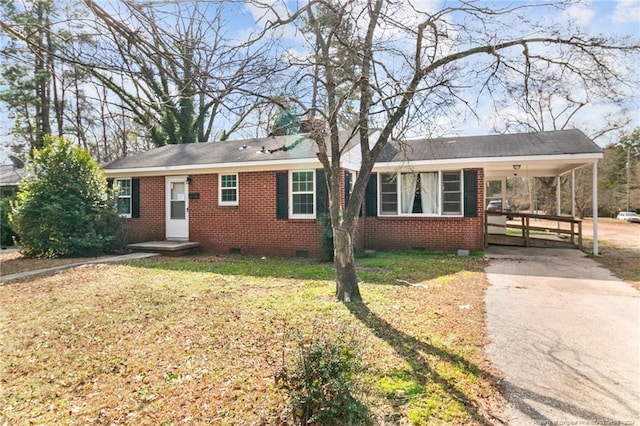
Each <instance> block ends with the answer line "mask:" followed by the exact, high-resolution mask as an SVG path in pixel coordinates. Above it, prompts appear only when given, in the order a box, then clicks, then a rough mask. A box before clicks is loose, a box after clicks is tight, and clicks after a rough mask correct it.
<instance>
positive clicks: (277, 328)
mask: <svg viewBox="0 0 640 426" xmlns="http://www.w3.org/2000/svg"><path fill="white" fill-rule="evenodd" d="M359 264H360V265H361V268H362V270H361V272H360V275H361V277H362V278H363V281H364V282H363V283H362V285H361V290H362V292H363V296H364V298H365V300H366V305H357V304H350V305H345V304H341V303H337V302H335V301H334V299H333V297H332V293H333V289H334V285H333V284H332V282H331V276H332V270H331V265H328V264H319V263H314V262H310V261H304V260H286V261H284V260H277V259H268V260H260V259H247V258H239V257H228V258H221V257H211V256H196V257H191V258H187V259H165V258H161V259H157V258H155V259H149V260H146V261H136V262H131V263H130V264H128V265H109V266H105V265H96V266H88V267H82V268H78V269H74V270H70V271H66V272H63V273H59V274H56V275H53V276H48V277H43V278H38V279H33V280H29V281H22V282H17V283H13V284H9V285H5V286H2V287H0V406H1V407H2V408H1V411H0V423H4V422H7V423H9V424H14V423H16V424H27V423H37V424H71V423H79V424H86V423H94V424H154V425H155V424H178V423H189V424H225V425H226V424H229V425H231V424H233V425H235V424H290V423H291V416H290V413H289V408H288V405H287V402H286V401H285V399H284V396H283V394H282V392H281V391H280V390H279V389H278V388H277V387H276V386H275V380H274V374H275V373H276V372H277V370H278V369H279V368H280V367H282V365H283V362H288V361H290V357H291V356H292V353H293V352H292V348H294V347H295V346H296V342H298V341H299V339H301V338H308V337H311V338H318V337H321V336H332V335H335V334H336V333H339V332H344V331H345V330H346V331H347V332H348V333H349V334H351V335H353V336H355V337H356V339H357V341H358V346H359V347H358V348H356V350H357V351H358V352H359V353H360V354H361V355H362V358H363V362H364V364H365V366H366V367H367V372H366V374H365V375H364V376H363V377H361V378H360V379H361V380H362V381H363V383H364V384H365V389H366V394H365V395H362V396H361V398H362V399H363V400H364V402H365V403H366V404H367V405H368V406H369V407H370V408H371V409H372V411H373V413H374V414H375V416H376V421H377V423H379V424H384V423H386V424H407V423H413V424H443V423H446V424H492V423H495V422H496V421H497V420H496V418H495V417H494V416H499V415H500V412H501V407H502V404H503V401H502V399H501V396H500V394H499V392H498V390H497V388H496V387H495V385H494V383H495V377H494V375H493V371H492V370H491V368H490V367H489V364H488V361H487V358H486V356H485V354H484V352H483V349H482V348H483V346H484V345H485V343H486V336H485V331H484V330H485V329H484V294H485V289H486V286H487V283H486V281H485V278H484V274H483V272H482V271H483V267H484V264H483V260H482V259H479V258H473V257H470V258H457V257H453V256H447V255H435V254H428V253H405V254H378V255H373V256H368V257H366V258H363V259H360V261H359ZM398 279H401V280H406V281H408V282H412V283H421V284H424V285H425V286H426V287H427V288H424V287H421V286H408V285H401V284H399V282H398V281H397V280H398ZM465 305H468V308H467V306H465ZM461 306H463V309H461ZM283 359H284V361H283Z"/></svg>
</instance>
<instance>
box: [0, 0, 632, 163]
mask: <svg viewBox="0 0 640 426" xmlns="http://www.w3.org/2000/svg"><path fill="white" fill-rule="evenodd" d="M287 1H289V0H287ZM297 1H300V0H297ZM535 1H537V0H535ZM551 1H553V0H551ZM110 3H111V6H115V5H116V4H117V1H116V0H104V4H105V5H106V6H109V4H110ZM290 3H291V4H293V3H295V1H293V0H292V1H290ZM415 3H416V5H417V8H418V9H422V10H433V9H434V8H437V7H439V6H441V2H439V1H438V0H417V1H416V2H415ZM493 4H498V5H501V4H504V5H513V4H518V3H517V1H511V2H508V3H507V2H506V1H503V2H500V1H498V2H494V3H493ZM243 7H244V10H245V13H244V14H236V15H234V17H232V18H231V19H232V20H231V22H232V24H234V25H235V26H236V28H235V31H237V33H238V37H241V36H242V35H243V34H246V33H247V32H248V31H251V30H252V29H258V28H260V27H261V26H262V25H263V24H264V19H265V16H264V14H263V13H262V12H261V11H259V10H257V9H256V8H255V7H251V6H250V5H249V4H247V3H245V5H244V6H243ZM532 18H533V19H538V20H541V21H543V20H560V21H561V22H565V21H567V20H571V21H572V22H573V23H574V24H575V25H576V26H578V27H580V28H581V29H583V30H585V31H586V32H587V33H589V34H592V35H596V36H597V35H604V36H608V35H616V36H630V37H635V38H636V39H637V40H640V1H639V0H609V1H596V0H594V1H588V0H587V1H582V2H575V4H573V5H572V6H571V7H570V8H569V9H567V11H566V14H565V15H564V16H545V15H542V16H533V17H532ZM285 36H290V37H296V35H295V34H294V33H289V34H286V33H285ZM2 46H3V36H2V34H0V48H1V47H2ZM632 78H633V79H634V80H635V81H636V83H637V82H638V81H640V64H638V68H637V71H636V74H635V75H634V76H632ZM0 90H2V87H1V86H0ZM629 100H630V104H631V109H630V111H629V117H630V118H631V119H632V123H631V124H630V125H629V126H628V127H627V130H628V131H630V130H632V129H633V128H635V127H638V126H640V87H638V86H634V87H632V88H630V89H629ZM478 108H479V110H478V111H477V115H478V116H479V117H481V119H478V118H476V117H472V116H471V115H470V114H465V115H464V116H457V117H449V118H442V119H441V122H440V123H438V124H439V125H440V126H441V127H442V129H445V130H444V134H442V136H445V135H476V134H489V133H495V128H496V125H497V124H499V123H500V117H501V116H504V115H506V114H508V113H510V112H513V111H508V110H499V111H498V112H496V111H495V110H494V109H493V108H491V107H489V105H483V104H482V102H480V104H479V107H478ZM608 112H611V107H610V106H609V105H591V106H589V107H587V108H585V111H583V112H581V119H580V122H583V123H584V125H585V126H586V127H588V126H597V123H599V122H601V121H602V120H603V118H602V117H603V116H605V115H606V114H607V113H608ZM578 125H580V123H578ZM10 127H11V121H10V119H9V118H8V115H7V111H6V109H5V108H4V106H3V105H2V104H1V103H0V162H5V163H6V153H7V149H6V144H7V142H8V136H7V134H8V131H9V129H10ZM498 127H499V126H498ZM614 141H615V135H611V136H610V137H607V138H602V139H600V140H598V141H597V142H598V143H599V144H600V145H601V146H605V145H607V144H609V143H611V142H614Z"/></svg>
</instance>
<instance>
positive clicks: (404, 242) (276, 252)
mask: <svg viewBox="0 0 640 426" xmlns="http://www.w3.org/2000/svg"><path fill="white" fill-rule="evenodd" d="M191 177H192V182H191V184H190V185H189V192H197V193H199V194H200V198H199V199H191V200H189V219H190V220H189V240H190V241H197V242H199V243H200V244H201V245H202V250H204V251H211V252H214V253H229V252H230V251H231V250H232V249H240V252H241V253H243V254H255V255H266V256H269V255H271V256H288V257H293V256H296V255H297V254H302V253H301V252H307V253H308V255H309V257H314V258H320V257H322V243H321V239H320V233H321V230H322V224H321V223H320V222H319V221H317V220H313V219H287V220H285V219H276V197H275V192H276V172H275V171H267V172H246V173H239V174H238V200H239V205H238V206H219V205H218V175H217V174H206V175H193V174H192V175H191ZM483 200H484V178H483V174H482V170H478V205H477V207H478V217H475V218H465V217H451V218H447V217H429V218H425V217H421V218H418V217H414V218H412V217H360V218H359V220H358V225H357V231H356V247H358V248H372V249H378V250H385V249H407V248H425V249H441V250H455V249H469V250H479V249H482V247H483V220H484V219H483V214H484V203H483ZM164 239H165V178H164V176H159V177H142V178H140V218H139V219H127V240H128V242H130V243H133V242H142V241H154V240H164Z"/></svg>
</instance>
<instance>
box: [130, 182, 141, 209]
mask: <svg viewBox="0 0 640 426" xmlns="http://www.w3.org/2000/svg"><path fill="white" fill-rule="evenodd" d="M131 217H134V218H136V217H140V179H137V178H133V179H131Z"/></svg>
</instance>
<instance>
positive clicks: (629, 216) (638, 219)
mask: <svg viewBox="0 0 640 426" xmlns="http://www.w3.org/2000/svg"><path fill="white" fill-rule="evenodd" d="M617 218H618V219H619V220H626V221H627V222H633V223H640V215H638V213H636V212H620V213H618V217H617Z"/></svg>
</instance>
